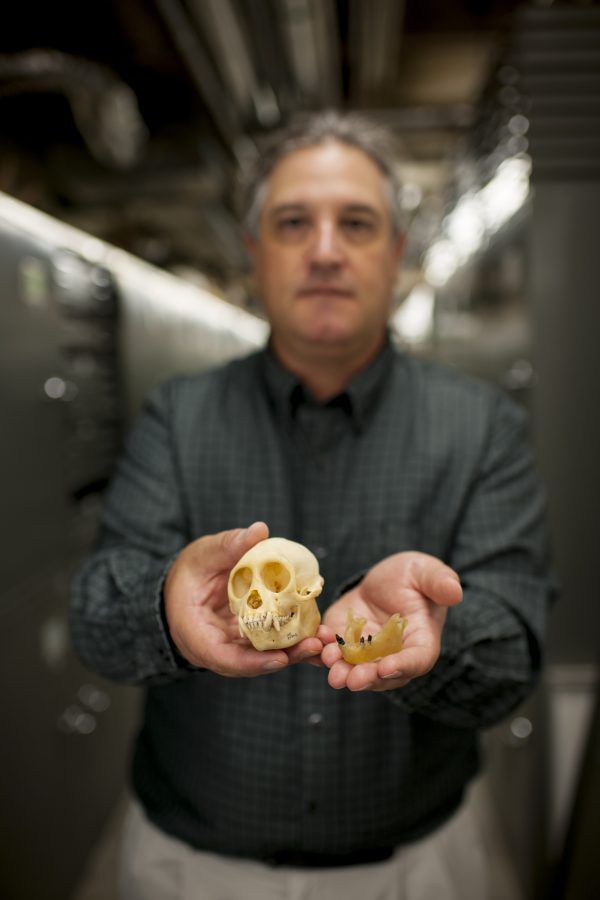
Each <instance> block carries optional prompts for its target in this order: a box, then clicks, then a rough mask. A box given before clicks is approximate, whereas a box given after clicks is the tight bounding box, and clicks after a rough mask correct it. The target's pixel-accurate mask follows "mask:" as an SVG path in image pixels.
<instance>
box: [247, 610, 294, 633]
mask: <svg viewBox="0 0 600 900" xmlns="http://www.w3.org/2000/svg"><path fill="white" fill-rule="evenodd" d="M292 616H293V613H287V614H286V615H283V616H280V615H273V613H272V612H266V613H263V614H262V615H260V616H243V617H242V622H243V624H244V627H245V628H248V629H250V630H251V631H254V630H257V629H259V628H262V629H263V631H269V629H270V628H271V627H273V628H275V630H276V631H279V630H280V629H281V626H282V625H287V623H288V622H289V621H290V619H291V618H292Z"/></svg>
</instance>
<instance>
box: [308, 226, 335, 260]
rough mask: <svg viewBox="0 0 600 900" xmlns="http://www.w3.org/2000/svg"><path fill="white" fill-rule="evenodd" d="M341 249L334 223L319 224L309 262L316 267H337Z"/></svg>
mask: <svg viewBox="0 0 600 900" xmlns="http://www.w3.org/2000/svg"><path fill="white" fill-rule="evenodd" d="M342 259H343V248H342V246H341V242H340V240H339V235H338V234H337V229H336V227H335V223H334V222H330V221H323V222H319V223H318V224H317V226H316V228H315V233H314V239H313V241H312V245H311V261H312V262H313V263H315V264H317V265H339V263H340V262H341V261H342Z"/></svg>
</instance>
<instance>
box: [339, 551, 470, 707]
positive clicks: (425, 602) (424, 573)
mask: <svg viewBox="0 0 600 900" xmlns="http://www.w3.org/2000/svg"><path fill="white" fill-rule="evenodd" d="M461 599H462V589H461V587H460V582H459V579H458V576H457V575H456V573H455V572H454V571H453V570H452V569H450V568H449V567H448V566H446V565H445V564H444V563H442V562H441V560H439V559H436V558H435V557H433V556H429V555H428V554H426V553H419V552H416V551H415V552H413V551H408V552H403V553H396V554H394V555H393V556H388V557H386V558H385V559H384V560H382V561H381V562H380V563H377V565H375V566H373V568H372V569H370V570H369V571H368V572H367V574H366V575H365V577H364V578H363V579H362V581H361V582H360V583H359V584H358V585H357V586H356V587H354V588H352V590H350V591H348V592H347V593H346V594H344V595H343V596H342V597H340V599H339V600H337V601H336V602H335V603H333V604H332V605H331V606H330V607H329V609H328V610H327V612H326V613H325V616H324V618H323V625H324V626H326V628H327V629H329V631H328V633H327V638H326V639H327V645H326V646H325V647H324V649H323V653H322V660H323V662H324V664H325V665H326V666H328V667H329V669H330V672H329V684H330V685H331V686H332V687H334V688H342V687H347V688H349V689H350V690H353V691H359V690H390V689H392V688H397V687H402V686H403V685H405V684H407V683H408V682H409V681H410V680H411V679H413V678H416V677H417V676H419V675H424V674H426V672H428V671H429V670H430V669H431V668H432V667H433V666H434V665H435V663H436V661H437V659H438V656H439V653H440V644H441V636H442V630H443V627H444V622H445V620H446V613H447V608H448V607H449V606H454V605H455V604H456V603H459V602H460V600H461ZM349 608H351V609H352V610H353V611H354V614H355V616H357V617H363V618H365V619H366V620H367V622H366V625H365V628H364V632H363V633H364V634H365V635H367V634H376V633H377V632H378V631H379V630H380V629H381V628H382V627H383V625H385V623H386V622H387V620H388V619H389V617H390V616H391V615H392V614H393V613H400V614H401V615H402V616H404V617H405V618H406V619H407V624H406V628H405V630H404V641H403V646H402V649H401V650H400V651H399V652H398V653H393V654H390V655H389V656H385V657H382V658H381V659H379V660H376V661H374V662H365V663H359V664H358V665H351V664H350V663H347V662H345V661H344V659H343V658H342V654H341V651H340V649H339V647H338V645H337V642H336V641H335V634H336V633H337V634H340V635H343V633H344V630H345V627H346V617H347V612H348V609H349Z"/></svg>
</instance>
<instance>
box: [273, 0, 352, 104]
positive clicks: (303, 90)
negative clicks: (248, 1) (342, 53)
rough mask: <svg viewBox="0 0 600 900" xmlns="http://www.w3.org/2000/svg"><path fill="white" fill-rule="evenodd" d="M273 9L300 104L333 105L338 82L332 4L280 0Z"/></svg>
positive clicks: (336, 100) (320, 0) (323, 0)
mask: <svg viewBox="0 0 600 900" xmlns="http://www.w3.org/2000/svg"><path fill="white" fill-rule="evenodd" d="M277 8H278V10H279V12H280V16H281V26H282V30H283V34H284V38H285V43H286V48H287V52H288V57H289V60H290V65H291V69H292V72H293V75H294V80H295V82H296V84H297V86H298V88H299V93H300V98H301V104H302V105H303V106H308V107H323V106H337V105H338V104H339V102H340V94H341V83H340V60H339V44H338V40H339V39H338V28H337V19H336V13H335V9H334V6H333V3H332V2H331V0H281V3H280V4H279V5H278V7H277Z"/></svg>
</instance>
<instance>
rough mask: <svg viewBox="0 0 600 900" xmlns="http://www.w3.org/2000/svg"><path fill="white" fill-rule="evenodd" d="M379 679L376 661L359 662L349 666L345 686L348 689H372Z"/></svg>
mask: <svg viewBox="0 0 600 900" xmlns="http://www.w3.org/2000/svg"><path fill="white" fill-rule="evenodd" d="M379 680H380V679H379V676H378V674H377V663H376V662H368V663H359V664H358V665H356V666H351V671H350V672H349V673H348V677H347V678H346V687H347V688H348V690H349V691H368V690H373V688H374V687H376V686H377V684H378V683H379Z"/></svg>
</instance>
